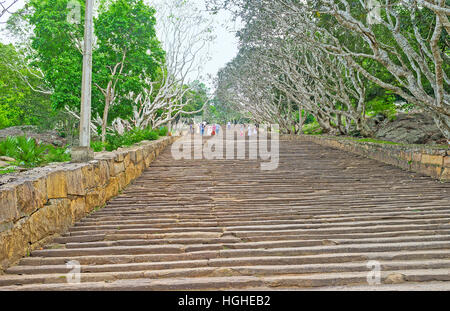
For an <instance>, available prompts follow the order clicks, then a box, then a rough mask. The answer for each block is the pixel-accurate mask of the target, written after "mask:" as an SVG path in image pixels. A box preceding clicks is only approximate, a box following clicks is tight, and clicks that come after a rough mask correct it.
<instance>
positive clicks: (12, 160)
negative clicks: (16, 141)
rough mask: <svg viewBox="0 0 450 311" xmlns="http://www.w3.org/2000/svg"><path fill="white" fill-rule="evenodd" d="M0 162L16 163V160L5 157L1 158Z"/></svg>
mask: <svg viewBox="0 0 450 311" xmlns="http://www.w3.org/2000/svg"><path fill="white" fill-rule="evenodd" d="M0 161H5V162H14V161H16V159H14V158H11V157H7V156H1V157H0Z"/></svg>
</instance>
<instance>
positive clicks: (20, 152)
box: [0, 136, 70, 167]
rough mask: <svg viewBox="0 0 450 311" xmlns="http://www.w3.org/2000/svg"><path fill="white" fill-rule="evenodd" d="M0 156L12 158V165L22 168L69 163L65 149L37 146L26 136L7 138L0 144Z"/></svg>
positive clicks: (43, 145) (68, 154) (68, 156)
mask: <svg viewBox="0 0 450 311" xmlns="http://www.w3.org/2000/svg"><path fill="white" fill-rule="evenodd" d="M0 155H2V156H8V157H11V158H14V159H15V160H16V161H15V163H14V164H16V165H20V166H23V167H35V166H39V165H43V164H46V163H50V162H66V161H70V153H69V152H68V151H67V148H56V147H54V146H52V145H45V144H38V143H36V141H35V140H34V139H33V138H27V137H26V136H17V137H7V138H6V139H5V140H3V141H1V142H0Z"/></svg>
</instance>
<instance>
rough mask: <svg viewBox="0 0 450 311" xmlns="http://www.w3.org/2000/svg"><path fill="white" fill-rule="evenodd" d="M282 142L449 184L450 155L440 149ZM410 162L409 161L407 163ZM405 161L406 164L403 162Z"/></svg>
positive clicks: (333, 140)
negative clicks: (330, 149) (334, 152)
mask: <svg viewBox="0 0 450 311" xmlns="http://www.w3.org/2000/svg"><path fill="white" fill-rule="evenodd" d="M281 139H283V140H306V141H312V142H315V143H317V144H320V145H323V146H329V147H333V148H337V149H341V150H345V151H349V152H352V153H356V154H359V155H362V156H364V157H368V158H371V159H375V160H378V161H381V162H384V163H388V164H391V165H394V166H398V167H400V168H403V169H405V170H410V171H413V172H418V173H422V174H425V175H428V176H431V177H433V178H435V179H439V180H442V181H448V177H447V174H448V173H447V171H446V170H445V165H447V164H448V161H449V160H448V155H447V153H448V152H449V151H448V150H447V149H442V148H439V147H430V146H428V147H426V148H425V147H415V146H414V147H411V146H403V145H389V144H378V143H371V142H357V141H353V140H350V139H341V138H339V137H336V136H333V137H332V136H315V135H301V136H298V135H286V136H282V137H281ZM408 159H409V160H408ZM406 160H408V161H406Z"/></svg>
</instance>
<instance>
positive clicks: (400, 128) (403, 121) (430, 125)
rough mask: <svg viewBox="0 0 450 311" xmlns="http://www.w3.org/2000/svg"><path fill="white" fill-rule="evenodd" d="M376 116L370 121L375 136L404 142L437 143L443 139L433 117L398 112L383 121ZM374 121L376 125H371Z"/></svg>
mask: <svg viewBox="0 0 450 311" xmlns="http://www.w3.org/2000/svg"><path fill="white" fill-rule="evenodd" d="M377 116H378V115H377ZM377 116H375V117H374V118H376V120H373V121H372V122H371V123H370V125H371V126H372V128H374V130H375V137H376V138H380V139H382V140H388V141H393V142H398V143H404V144H436V143H438V144H439V143H442V140H444V136H443V135H442V133H441V131H440V130H439V128H438V127H437V126H436V124H435V123H434V120H433V118H432V117H430V116H428V115H426V114H423V113H411V114H406V113H399V114H398V115H397V117H396V118H395V119H394V120H389V119H385V120H383V121H380V120H381V119H382V118H381V117H377ZM377 122H378V123H377ZM374 123H375V124H376V126H374V127H373V124H374Z"/></svg>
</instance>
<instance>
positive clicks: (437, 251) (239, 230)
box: [0, 141, 450, 290]
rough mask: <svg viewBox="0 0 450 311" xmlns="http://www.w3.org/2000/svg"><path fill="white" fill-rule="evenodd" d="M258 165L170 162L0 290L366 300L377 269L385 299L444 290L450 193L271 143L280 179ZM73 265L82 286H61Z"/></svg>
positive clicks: (2, 279)
mask: <svg viewBox="0 0 450 311" xmlns="http://www.w3.org/2000/svg"><path fill="white" fill-rule="evenodd" d="M258 164H259V163H258V162H252V161H245V160H227V161H220V160H212V161H206V160H192V162H191V161H185V160H181V161H175V160H174V159H173V158H172V157H171V154H170V150H166V151H165V152H164V153H163V154H162V156H161V157H159V158H158V159H157V160H156V161H155V162H154V163H153V164H152V167H151V168H150V169H148V170H146V171H145V173H144V174H142V175H141V176H140V177H139V178H138V179H137V180H136V181H135V182H134V183H133V184H132V185H130V186H129V187H127V188H126V189H125V190H124V192H123V193H122V194H121V195H120V196H118V197H117V198H115V199H113V200H111V201H109V202H108V204H107V205H106V206H105V208H104V209H101V210H98V211H96V212H95V213H92V214H90V215H89V217H86V218H85V219H83V220H82V221H80V222H78V223H77V224H76V225H75V226H73V227H71V228H70V229H69V230H68V232H67V234H66V235H64V236H61V237H57V238H56V239H55V241H54V243H55V244H49V245H47V246H46V247H44V249H42V250H37V251H34V252H33V253H32V256H31V257H29V258H25V259H23V260H22V261H21V262H20V264H19V265H17V266H15V267H12V268H10V269H8V270H7V271H6V274H5V275H4V276H0V289H6V290H24V289H26V290H37V289H47V290H61V289H66V290H81V289H84V290H86V289H88V290H93V289H110V290H113V289H115V290H120V289H122V290H130V289H141V290H144V289H146V290H150V289H152V290H156V289H159V290H198V289H205V290H212V289H216V290H223V289H228V290H229V289H232V290H233V289H234V290H237V289H241V288H243V289H272V290H277V289H282V288H283V289H313V290H315V289H318V288H321V289H327V288H328V287H329V286H337V287H340V289H341V290H345V289H348V288H349V287H352V286H356V285H357V286H360V287H366V289H368V290H371V289H374V288H375V287H377V286H378V285H369V283H370V282H368V281H369V280H368V277H370V275H369V272H370V271H373V270H372V269H373V268H372V267H369V266H368V263H369V261H372V260H376V261H378V262H379V263H380V265H381V266H380V269H381V281H382V284H381V285H380V286H384V285H386V284H387V283H389V284H392V285H404V286H407V287H409V289H418V288H419V287H418V286H422V285H423V284H430V285H431V284H437V285H436V286H437V288H440V289H446V290H448V289H450V275H449V273H448V271H449V268H450V260H449V254H450V251H449V249H450V240H449V232H448V219H449V211H448V200H447V198H446V194H447V193H448V192H449V191H450V188H449V186H450V185H448V184H444V183H439V182H437V181H434V180H432V179H431V178H428V177H425V176H422V175H421V174H414V173H410V172H405V171H403V170H400V169H398V168H395V167H393V166H391V165H386V164H383V163H380V162H377V161H374V160H371V159H367V158H365V157H362V156H354V155H352V154H349V153H347V152H343V151H340V150H335V149H331V148H327V147H323V146H319V145H317V144H313V143H311V142H305V141H300V142H299V141H293V142H284V141H282V142H281V143H280V163H279V168H278V169H277V170H273V171H267V172H263V173H262V172H261V170H260V168H259V165H258ZM431 166H432V165H431ZM55 245H56V246H61V247H60V248H57V247H53V246H55ZM71 258H76V260H79V261H80V263H81V264H82V266H83V268H82V269H83V270H82V271H83V275H82V283H81V284H66V282H65V280H64V279H63V280H61V279H58V276H61V274H64V273H66V271H67V269H68V268H67V267H66V266H65V263H66V260H67V259H71ZM405 281H406V282H405ZM403 282H405V283H403ZM15 284H24V285H15ZM390 288H395V287H390Z"/></svg>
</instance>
